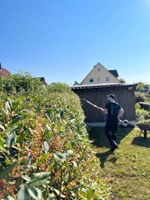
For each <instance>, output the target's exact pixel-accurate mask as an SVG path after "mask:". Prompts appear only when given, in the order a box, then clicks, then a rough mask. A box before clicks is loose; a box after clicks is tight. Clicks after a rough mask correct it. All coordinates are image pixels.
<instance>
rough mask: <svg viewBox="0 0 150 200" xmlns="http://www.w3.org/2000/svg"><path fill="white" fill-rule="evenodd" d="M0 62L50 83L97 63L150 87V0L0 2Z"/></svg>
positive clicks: (68, 79) (79, 77)
mask: <svg viewBox="0 0 150 200" xmlns="http://www.w3.org/2000/svg"><path fill="white" fill-rule="evenodd" d="M0 62H2V64H3V66H4V67H6V68H7V69H8V70H10V71H11V72H12V73H17V72H18V71H23V72H29V73H31V74H32V75H33V76H44V77H45V78H46V81H47V82H49V83H50V82H54V81H55V82H57V81H61V82H66V83H68V84H72V83H73V82H74V81H75V80H76V81H78V82H80V81H82V79H83V78H84V77H85V76H86V75H87V73H88V72H89V71H90V70H91V69H92V68H93V66H94V65H95V64H97V63H98V62H100V63H102V64H103V65H104V66H105V67H106V68H107V69H117V70H118V72H119V75H120V77H121V78H123V79H125V80H126V81H127V82H128V83H133V82H137V81H144V82H148V83H150V0H0Z"/></svg>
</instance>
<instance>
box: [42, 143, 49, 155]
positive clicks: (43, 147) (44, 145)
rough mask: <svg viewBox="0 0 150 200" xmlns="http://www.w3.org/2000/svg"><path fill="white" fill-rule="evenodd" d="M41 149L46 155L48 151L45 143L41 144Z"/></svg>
mask: <svg viewBox="0 0 150 200" xmlns="http://www.w3.org/2000/svg"><path fill="white" fill-rule="evenodd" d="M42 149H43V151H44V152H45V153H47V152H48V151H49V145H48V143H47V142H46V141H45V142H44V143H43V145H42Z"/></svg>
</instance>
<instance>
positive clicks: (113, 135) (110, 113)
mask: <svg viewBox="0 0 150 200" xmlns="http://www.w3.org/2000/svg"><path fill="white" fill-rule="evenodd" d="M107 100H108V103H107V104H106V106H105V108H100V110H101V111H103V112H105V113H106V114H107V120H106V125H105V133H106V136H107V138H108V140H109V143H110V145H111V150H112V151H114V150H115V149H116V148H118V144H117V130H118V122H119V119H120V117H121V116H122V115H123V113H124V110H123V108H122V107H121V106H120V105H119V103H117V102H116V101H115V95H114V94H110V95H108V96H107Z"/></svg>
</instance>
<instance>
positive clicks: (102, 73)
mask: <svg viewBox="0 0 150 200" xmlns="http://www.w3.org/2000/svg"><path fill="white" fill-rule="evenodd" d="M97 83H119V80H118V79H117V78H116V77H115V76H114V75H113V74H112V73H111V72H110V71H108V70H107V69H106V68H105V67H104V66H103V65H102V64H100V63H98V64H97V65H95V66H94V67H93V69H92V70H91V71H90V72H89V73H88V75H87V76H86V77H85V78H84V79H83V81H82V82H81V84H82V85H84V84H97Z"/></svg>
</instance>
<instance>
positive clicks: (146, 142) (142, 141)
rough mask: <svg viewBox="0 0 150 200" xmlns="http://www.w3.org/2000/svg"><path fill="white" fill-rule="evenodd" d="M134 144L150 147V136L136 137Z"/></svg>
mask: <svg viewBox="0 0 150 200" xmlns="http://www.w3.org/2000/svg"><path fill="white" fill-rule="evenodd" d="M132 144H133V145H137V146H141V147H147V148H150V138H146V139H144V138H143V137H135V138H134V139H133V141H132Z"/></svg>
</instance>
